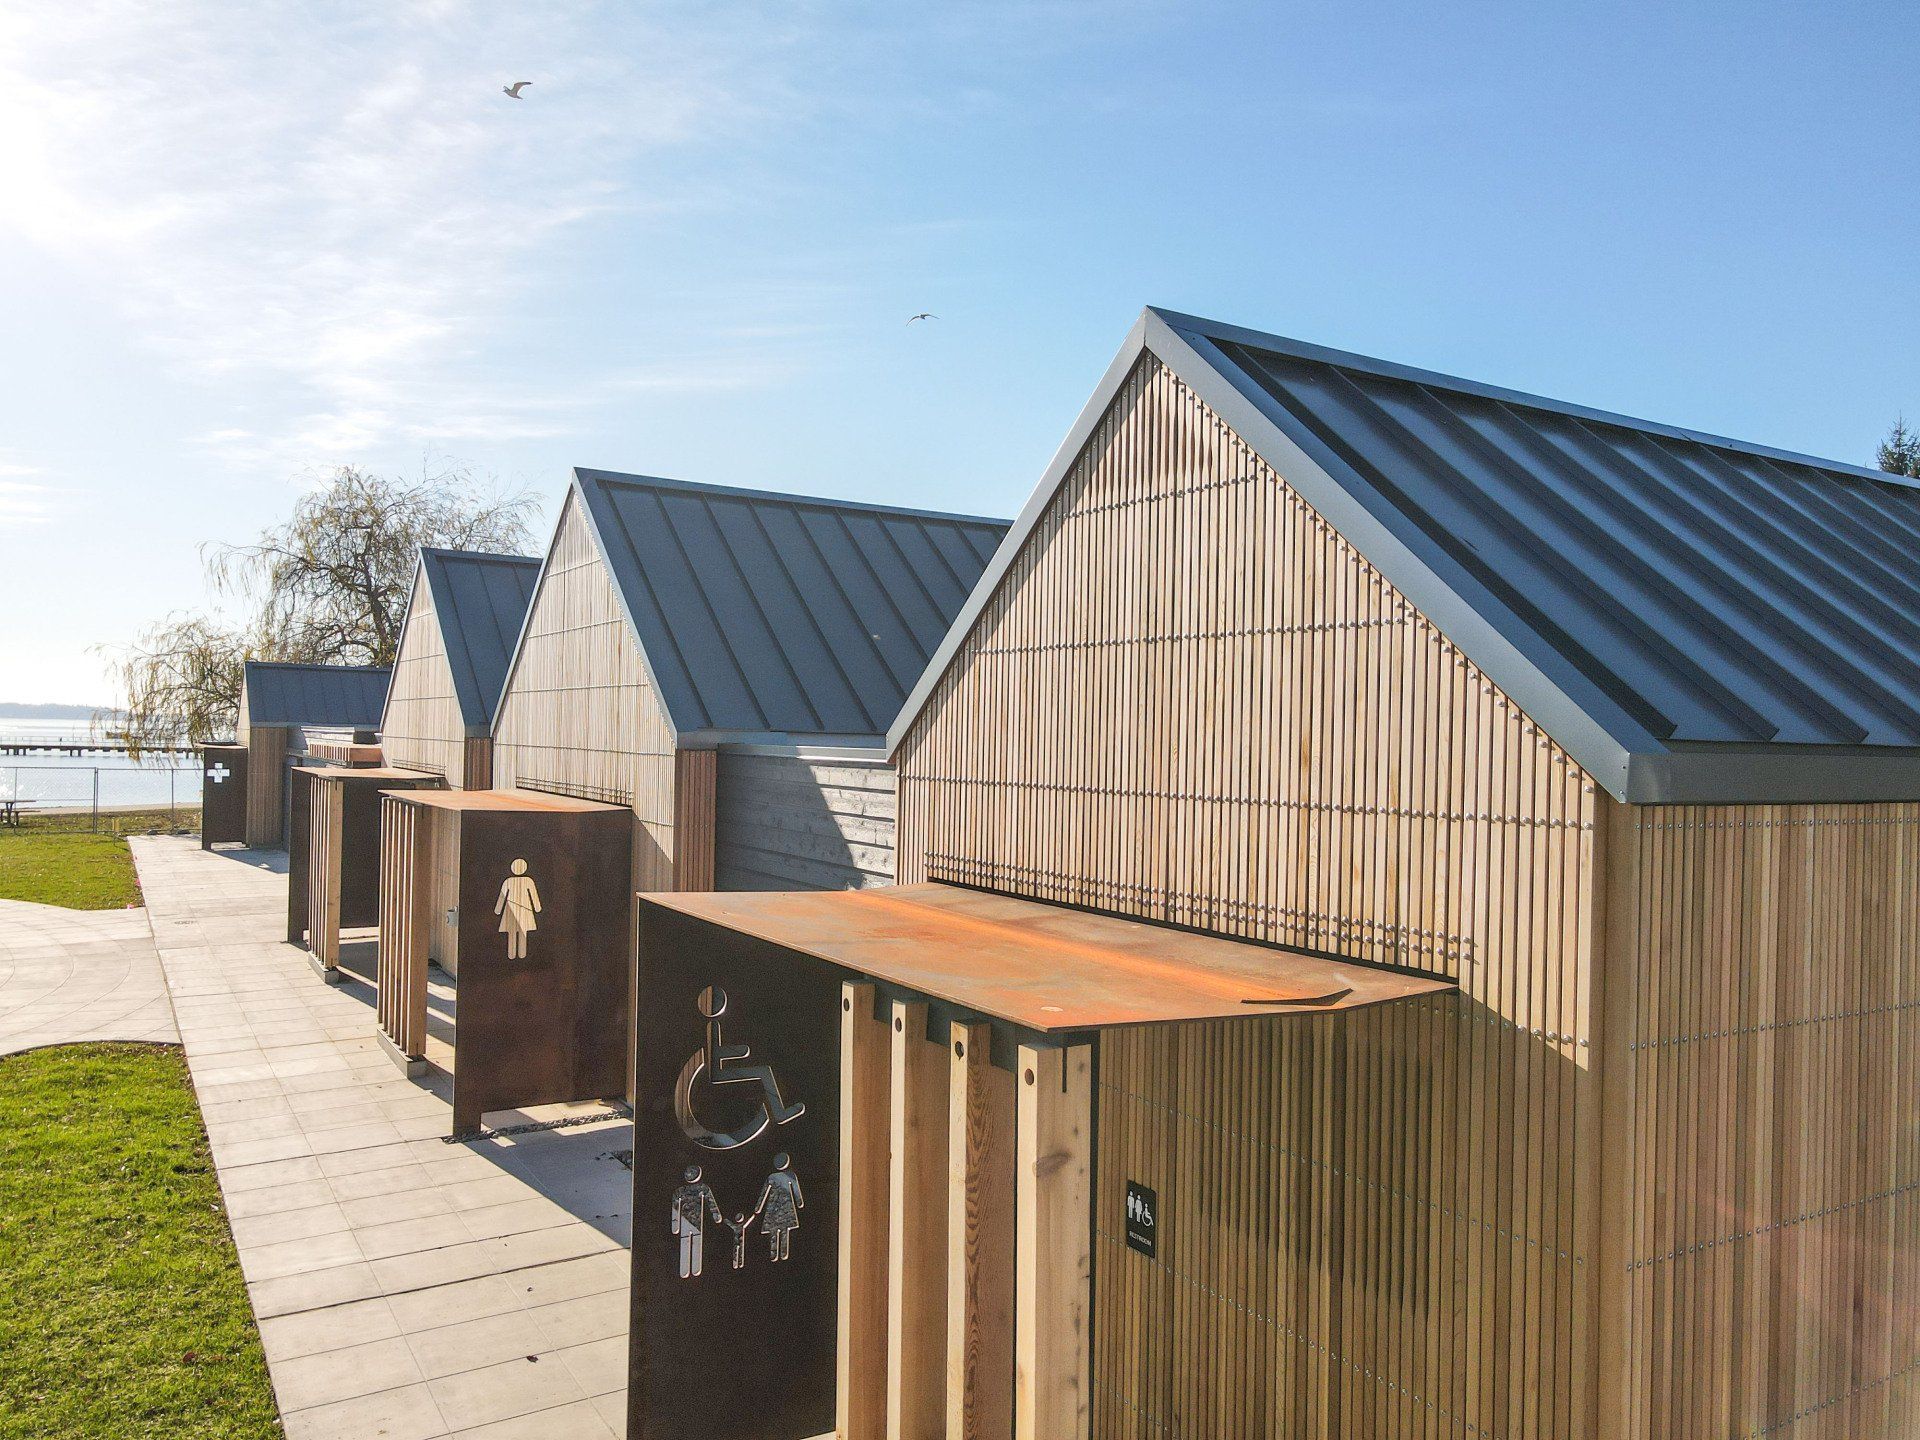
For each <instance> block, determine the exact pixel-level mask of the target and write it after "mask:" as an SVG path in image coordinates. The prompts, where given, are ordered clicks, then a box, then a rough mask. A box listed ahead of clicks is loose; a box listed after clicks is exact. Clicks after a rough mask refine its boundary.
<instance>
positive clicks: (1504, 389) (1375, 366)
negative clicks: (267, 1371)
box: [1145, 305, 1920, 490]
mask: <svg viewBox="0 0 1920 1440" xmlns="http://www.w3.org/2000/svg"><path fill="white" fill-rule="evenodd" d="M1145 313H1147V314H1150V315H1154V316H1156V317H1158V318H1159V319H1160V320H1161V321H1163V322H1164V323H1165V324H1166V325H1167V326H1168V327H1170V328H1171V329H1174V330H1180V331H1192V332H1194V333H1196V334H1199V335H1204V336H1206V337H1207V338H1208V339H1209V340H1212V341H1214V342H1215V343H1216V344H1217V343H1221V342H1225V343H1227V344H1230V345H1244V346H1246V347H1247V348H1249V349H1255V350H1268V351H1271V352H1273V353H1274V354H1277V355H1285V356H1288V357H1290V358H1293V359H1298V360H1307V361H1311V362H1313V363H1315V364H1321V365H1334V366H1338V367H1340V368H1342V369H1347V370H1358V371H1361V372H1363V373H1365V374H1368V375H1378V376H1381V377H1382V378H1385V379H1389V380H1403V381H1406V382H1407V383H1409V384H1414V385H1426V386H1432V387H1434V388H1435V389H1440V390H1450V391H1452V392H1454V393H1455V394H1460V395H1472V396H1475V397H1477V398H1479V399H1482V400H1494V401H1499V402H1501V403H1503V404H1508V405H1522V406H1526V407H1528V408H1530V409H1534V410H1546V411H1550V412H1552V413H1554V414H1559V415H1566V416H1570V417H1572V418H1574V419H1578V420H1586V421H1592V422H1594V423H1596V424H1602V425H1612V426H1614V427H1616V428H1619V429H1623V430H1635V431H1640V432H1643V433H1645V434H1649V435H1662V436H1665V437H1667V438H1669V439H1673V440H1687V441H1691V442H1693V443H1694V444H1698V445H1706V446H1710V447H1712V448H1713V449H1716V450H1731V451H1733V452H1734V453H1736V454H1741V455H1754V456H1757V457H1759V458H1761V459H1764V460H1778V461H1785V462H1786V463H1788V464H1791V465H1805V466H1808V467H1809V468H1811V469H1815V470H1824V471H1827V472H1828V473H1830V474H1836V475H1845V476H1848V477H1850V478H1852V479H1857V480H1873V481H1877V482H1879V483H1881V484H1886V485H1893V486H1897V487H1900V488H1903V489H1909V490H1916V489H1920V479H1916V478H1914V477H1912V476H1907V475H1895V474H1894V473H1892V472H1891V471H1888V470H1878V469H1875V468H1874V467H1873V466H1871V465H1856V464H1853V463H1852V462H1850V461H1846V460H1831V459H1828V458H1826V457H1824V456H1820V455H1810V454H1807V453H1806V452H1804V451H1799V450H1787V449H1783V448H1781V447H1780V446H1776V445H1763V444H1761V443H1759V442H1758V441H1753V440H1738V439H1735V438H1733V437H1732V436H1729V435H1717V434H1715V433H1713V432H1712V431H1709V430H1690V429H1688V428H1687V427H1686V426H1684V425H1675V424H1672V423H1670V422H1667V421H1663V420H1648V419H1645V418H1643V417H1640V416H1636V415H1627V414H1623V413H1621V412H1619V411H1615V410H1602V409H1599V408H1597V407H1595V406H1591V405H1581V404H1579V403H1578V402H1576V401H1572V400H1558V399H1555V398H1554V397H1552V396H1550V395H1540V394H1536V393H1534V392H1532V391H1528V390H1516V389H1513V388H1511V387H1508V386H1504V385H1494V384H1491V383H1489V382H1487V381H1484V380H1469V379H1467V378H1465V377H1464V376H1460V375H1449V374H1447V373H1446V372H1444V371H1441V370H1427V369H1423V368H1421V367H1419V366H1417V365H1403V364H1401V363H1399V362H1398V361H1394V360H1382V359H1380V358H1378V357H1376V356H1372V355H1362V354H1360V353H1359V352H1357V351H1352V350H1339V349H1335V348H1334V347H1332V346H1329V345H1316V344H1314V343H1313V342H1312V341H1308V340H1296V339H1293V338H1292V337H1290V336H1286V335H1275V334H1273V333H1271V332H1268V331H1264V330H1252V329H1248V328H1247V327H1245V326H1242V325H1229V324H1227V323H1226V322H1225V321H1221V320H1209V319H1207V318H1206V317H1205V316H1203V315H1190V314H1186V313H1184V312H1182V311H1178V310H1169V309H1166V308H1164V307H1162V306H1159V305H1149V306H1147V307H1146V312H1145Z"/></svg>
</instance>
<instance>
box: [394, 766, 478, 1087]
mask: <svg viewBox="0 0 1920 1440" xmlns="http://www.w3.org/2000/svg"><path fill="white" fill-rule="evenodd" d="M436 821H437V822H439V824H438V825H437V824H436ZM457 824H458V818H457V817H453V816H447V815H445V814H444V812H422V811H421V810H420V809H419V807H417V806H413V805H408V804H405V803H403V802H402V801H400V800H397V799H395V798H394V797H393V796H391V795H384V796H382V797H381V799H380V953H379V955H378V957H377V959H376V962H375V964H376V976H377V980H378V984H377V990H378V994H377V996H376V1002H375V1003H376V1009H377V1014H378V1017H379V1021H380V1028H381V1030H382V1031H384V1032H385V1033H386V1036H387V1038H388V1039H389V1040H391V1041H392V1042H393V1043H394V1045H395V1047H396V1048H398V1049H399V1051H400V1052H401V1054H403V1055H407V1056H409V1057H412V1056H420V1055H424V1054H426V1050H427V1005H426V1000H427V950H428V944H427V936H428V933H429V929H428V927H429V925H430V924H431V923H432V919H433V916H432V915H431V913H430V907H431V905H432V904H433V902H434V898H435V897H434V896H433V895H432V893H431V886H432V883H433V882H432V878H431V868H432V857H431V851H432V850H433V849H434V848H436V847H435V846H434V843H433V841H434V838H435V837H434V834H433V832H434V830H435V829H437V828H439V826H441V825H446V826H451V825H457Z"/></svg>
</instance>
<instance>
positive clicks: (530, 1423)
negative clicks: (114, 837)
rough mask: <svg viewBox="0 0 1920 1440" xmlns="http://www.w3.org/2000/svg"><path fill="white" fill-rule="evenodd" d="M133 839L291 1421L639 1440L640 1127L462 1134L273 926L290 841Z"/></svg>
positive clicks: (369, 1015) (368, 993)
mask: <svg viewBox="0 0 1920 1440" xmlns="http://www.w3.org/2000/svg"><path fill="white" fill-rule="evenodd" d="M133 845H134V858H135V861H136V863H137V864H138V866H139V869H140V880H141V884H142V886H143V887H144V888H145V890H146V894H147V905H148V909H149V911H150V914H151V919H152V925H153V935H154V940H155V943H156V944H157V946H158V948H159V953H160V959H161V963H162V964H163V966H164V967H165V971H166V977H167V982H168V985H169V987H170V989H171V991H172V996H173V1004H174V1010H175V1013H176V1015H177V1016H178V1019H179V1026H180V1035H181V1039H182V1041H183V1043H184V1045H185V1047H186V1053H187V1059H188V1063H189V1065H190V1067H191V1069H192V1073H193V1080H194V1086H195V1088H196V1089H197V1091H198V1092H199V1097H200V1107H201V1111H202V1113H203V1114H204V1115H205V1117H206V1123H207V1133H208V1136H209V1138H210V1140H211V1142H212V1146H213V1156H214V1162H215V1165H216V1167H217V1169H218V1171H219V1175H220V1184H221V1188H222V1190H223V1192H224V1193H225V1195H226V1201H227V1209H228V1213H229V1214H230V1215H231V1217H232V1219H233V1229H234V1239H235V1241H236V1243H237V1244H238V1246H239V1250H240V1263H241V1266H242V1268H243V1270H244V1271H245V1273H246V1278H247V1288H248V1291H249V1293H250V1295H251V1296H252V1299H253V1306H254V1311H255V1313H256V1314H257V1315H258V1316H259V1318H260V1331H261V1336H262V1338H263V1340H264V1341H265V1344H266V1350H267V1359H268V1363H269V1366H270V1368H271V1370H272V1374H273V1384H274V1390H275V1393H276V1394H277V1396H278V1397H279V1402H280V1408H281V1413H282V1415H283V1417H284V1418H285V1421H286V1432H287V1434H288V1436H289V1437H291V1440H322V1437H325V1440H336V1437H337V1440H347V1437H354V1440H359V1437H368V1436H382V1437H387V1440H431V1437H437V1436H452V1435H458V1436H462V1437H475V1440H477V1437H495V1440H506V1437H515V1436H525V1437H536V1436H537V1437H541V1440H548V1437H551V1440H570V1437H575V1436H579V1437H605V1436H614V1435H624V1434H625V1433H626V1430H625V1426H626V1420H625V1416H626V1389H625V1386H626V1368H627V1307H628V1293H627V1279H628V1256H627V1246H628V1244H629V1243H630V1241H631V1235H632V1224H631V1216H630V1213H629V1212H630V1204H631V1202H630V1193H631V1176H630V1175H629V1173H628V1171H627V1169H626V1168H625V1166H624V1165H623V1164H621V1163H620V1160H619V1159H618V1157H617V1152H620V1151H628V1150H630V1148H631V1146H632V1144H633V1140H632V1134H633V1127H632V1125H631V1124H630V1123H628V1122H626V1121H624V1120H617V1119H606V1120H600V1121H597V1122H596V1123H592V1124H587V1125H581V1126H577V1127H573V1128H566V1129H557V1130H548V1131H537V1132H533V1133H529V1134H522V1135H515V1136H501V1137H498V1138H490V1139H486V1140H478V1141H468V1142H463V1143H460V1144H448V1143H447V1142H446V1140H445V1139H444V1138H443V1137H445V1136H446V1135H447V1134H448V1132H449V1131H450V1129H451V1123H452V1107H451V1103H450V1098H451V1092H450V1082H449V1080H448V1077H447V1076H446V1075H444V1074H443V1073H439V1072H435V1071H430V1072H429V1074H428V1076H427V1077H425V1078H423V1079H421V1080H407V1079H405V1078H404V1077H403V1076H401V1075H400V1073H399V1071H398V1070H396V1069H395V1067H394V1066H393V1064H392V1062H391V1061H390V1060H388V1059H387V1057H386V1056H385V1055H384V1054H383V1053H382V1052H381V1051H380V1049H379V1047H378V1044H377V1042H376V1040H375V1038H374V1037H375V1033H376V1024H377V1022H376V1020H375V1015H374V1010H373V1000H372V990H371V987H370V986H368V985H367V984H366V983H365V982H364V981H362V980H357V979H354V978H352V977H349V979H348V981H347V983H346V984H343V985H340V986H328V985H323V984H322V983H321V982H320V980H319V979H318V977H316V976H315V975H314V973H313V971H312V969H311V968H310V966H309V964H308V961H307V958H306V956H305V954H304V952H302V951H299V950H296V949H295V948H294V947H292V946H290V945H287V944H285V943H283V942H282V941H281V940H280V938H279V937H280V936H281V934H282V933H284V926H285V914H286V879H285V876H284V874H283V873H280V868H279V867H280V866H281V865H283V864H284V858H283V857H273V859H274V860H275V861H277V862H278V864H270V863H269V859H268V857H266V856H263V855H259V854H254V853H251V852H245V851H238V852H235V851H225V852H222V851H216V852H213V853H206V852H203V851H201V850H200V849H199V848H198V845H197V844H196V843H195V842H194V841H192V840H180V839H176V838H171V837H146V838H140V839H136V840H135V841H134V842H133ZM592 1113H593V1107H577V1108H575V1109H572V1110H570V1109H569V1108H568V1107H560V1106H556V1107H549V1108H545V1109H542V1110H540V1111H537V1112H531V1113H529V1114H527V1115H525V1116H522V1115H519V1114H500V1115H490V1116H489V1117H488V1123H489V1124H490V1125H494V1126H497V1127H501V1128H505V1127H507V1126H509V1125H512V1124H514V1123H516V1122H518V1121H521V1120H541V1119H550V1118H554V1117H556V1116H560V1117H567V1116H570V1115H578V1116H583V1117H584V1116H588V1115H591V1114H592Z"/></svg>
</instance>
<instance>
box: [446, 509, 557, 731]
mask: <svg viewBox="0 0 1920 1440" xmlns="http://www.w3.org/2000/svg"><path fill="white" fill-rule="evenodd" d="M420 568H421V571H422V573H423V574H424V575H425V577H426V581H427V593H428V594H430V595H431V596H432V597H433V613H434V615H435V617H436V618H437V619H438V621H439V624H440V639H441V643H442V645H443V646H444V647H445V649H446V655H447V666H448V668H449V669H451V670H452V671H453V693H454V696H455V698H457V699H458V700H459V702H460V718H461V719H462V720H464V721H465V722H466V724H467V728H468V730H469V731H470V732H471V733H473V734H475V735H485V734H488V733H489V732H490V731H491V729H492V727H493V717H494V712H495V711H496V710H497V709H498V708H499V705H500V691H501V689H502V687H503V686H505V684H506V683H507V666H508V664H509V663H510V662H511V661H512V659H513V647H514V645H515V644H516V643H517V642H518V641H519V639H520V627H521V626H522V624H524V623H525V621H526V618H527V605H528V603H529V602H530V601H531V600H532V599H533V587H534V582H535V581H537V580H538V579H539V578H540V561H539V560H538V559H537V558H536V557H534V556H531V555H488V554H483V553H481V552H479V551H474V550H433V549H429V548H427V547H426V546H422V547H421V549H420Z"/></svg>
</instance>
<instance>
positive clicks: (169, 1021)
mask: <svg viewBox="0 0 1920 1440" xmlns="http://www.w3.org/2000/svg"><path fill="white" fill-rule="evenodd" d="M179 1038H180V1032H179V1031H178V1030H176V1029H175V1028H174V1023H173V1009H172V1007H171V1006H170V1005H168V1003H167V984H166V981H165V979H164V978H162V976H161V973H160V959H159V957H158V956H157V955H156V954H155V953H154V949H153V935H152V932H151V931H149V930H148V928H147V912H146V911H144V910H138V909H136V910H63V909H61V908H60V907H59V906H57V905H30V904H28V903H27V902H25V901H24V900H0V1055H11V1054H13V1053H15V1052H16V1051H20V1050H32V1049H35V1048H37V1047H38V1046H41V1045H64V1044H67V1043H68V1042H70V1041H79V1040H178V1039H179Z"/></svg>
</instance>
